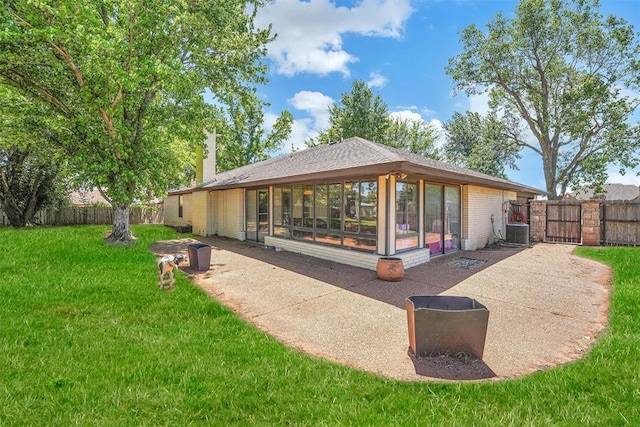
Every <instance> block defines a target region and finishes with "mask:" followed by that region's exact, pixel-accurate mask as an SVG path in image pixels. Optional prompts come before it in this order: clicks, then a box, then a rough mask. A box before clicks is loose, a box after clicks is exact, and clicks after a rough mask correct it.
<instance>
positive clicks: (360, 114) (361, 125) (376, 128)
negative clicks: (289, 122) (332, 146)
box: [307, 80, 389, 146]
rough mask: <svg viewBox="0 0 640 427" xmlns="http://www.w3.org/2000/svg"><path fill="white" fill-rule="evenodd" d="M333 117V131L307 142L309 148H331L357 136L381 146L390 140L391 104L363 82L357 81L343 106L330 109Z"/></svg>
mask: <svg viewBox="0 0 640 427" xmlns="http://www.w3.org/2000/svg"><path fill="white" fill-rule="evenodd" d="M329 115H330V117H329V123H330V126H329V129H327V130H325V131H324V132H321V133H320V135H318V137H317V138H314V139H310V140H309V141H307V145H310V146H313V145H320V144H328V143H330V142H337V141H340V140H342V139H346V138H351V137H354V136H358V137H360V138H365V139H368V140H371V141H374V142H378V143H380V144H384V143H385V141H386V140H387V130H388V128H389V110H388V108H387V104H386V103H385V102H384V101H383V100H382V98H381V97H380V95H379V94H376V95H374V94H373V91H372V90H371V89H370V88H369V86H367V84H366V83H365V82H363V81H359V80H354V82H353V84H352V86H351V92H350V93H343V94H342V98H341V103H340V104H336V105H332V106H331V107H329Z"/></svg>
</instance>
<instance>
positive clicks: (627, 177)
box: [607, 167, 640, 186]
mask: <svg viewBox="0 0 640 427" xmlns="http://www.w3.org/2000/svg"><path fill="white" fill-rule="evenodd" d="M607 172H608V174H609V178H608V179H607V182H610V183H612V184H626V185H637V186H640V176H638V173H639V172H640V169H638V170H633V171H628V172H627V173H625V174H624V175H622V174H621V173H620V172H619V171H618V169H617V168H613V167H611V168H609V169H608V170H607Z"/></svg>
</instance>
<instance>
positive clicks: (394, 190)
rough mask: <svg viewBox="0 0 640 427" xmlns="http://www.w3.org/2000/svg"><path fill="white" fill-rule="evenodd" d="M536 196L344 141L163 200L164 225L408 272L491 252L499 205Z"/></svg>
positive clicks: (500, 229) (500, 227)
mask: <svg viewBox="0 0 640 427" xmlns="http://www.w3.org/2000/svg"><path fill="white" fill-rule="evenodd" d="M541 193H542V192H541V191H540V190H538V189H535V188H531V187H527V186H523V185H520V184H516V183H513V182H510V181H507V180H502V179H497V178H494V177H491V176H488V175H484V174H480V173H478V172H474V171H470V170H468V169H464V168H460V167H457V166H452V165H449V164H446V163H442V162H438V161H434V160H431V159H427V158H424V157H422V156H418V155H415V154H412V153H407V152H404V151H401V150H397V149H394V148H391V147H387V146H383V145H379V144H376V143H373V142H371V141H367V140H364V139H361V138H350V139H347V140H345V141H342V142H339V143H336V144H332V145H327V146H320V147H315V148H310V149H307V150H303V151H300V152H296V153H293V154H287V155H283V156H279V157H275V158H272V159H269V160H266V161H264V162H259V163H255V164H252V165H248V166H244V167H242V168H238V169H235V170H232V171H228V172H224V173H222V174H219V175H216V176H215V177H213V179H210V180H208V181H207V182H204V183H203V184H201V185H198V186H196V187H192V188H188V189H181V190H176V191H172V192H170V193H169V196H168V198H167V200H166V203H165V223H166V224H167V225H172V226H177V225H184V224H189V225H192V226H193V231H194V232H195V233H197V234H201V235H220V236H226V237H232V238H237V239H240V240H251V241H256V242H261V243H264V245H265V246H267V247H275V248H282V249H286V250H289V251H295V252H301V253H305V254H308V255H311V256H314V257H318V258H324V259H330V260H333V261H338V262H344V263H347V264H351V265H356V266H360V267H364V268H369V269H375V266H376V262H377V259H378V258H379V257H380V256H391V255H393V256H394V257H400V258H402V259H403V261H404V264H405V268H409V267H411V266H414V265H418V264H422V263H424V262H427V261H428V260H429V259H430V258H431V257H432V256H438V255H442V254H446V253H449V252H452V251H456V250H459V249H465V250H475V249H478V248H480V247H484V246H486V245H487V244H490V243H492V242H493V241H495V239H496V238H497V236H499V235H500V233H504V230H505V224H506V210H505V208H506V207H507V205H508V202H509V201H510V200H516V199H523V198H524V199H526V198H533V197H535V196H536V195H537V194H541ZM176 205H177V206H176ZM174 210H175V215H174V214H173V211H174ZM178 214H181V215H182V216H181V217H179V216H178Z"/></svg>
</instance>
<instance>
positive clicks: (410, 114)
mask: <svg viewBox="0 0 640 427" xmlns="http://www.w3.org/2000/svg"><path fill="white" fill-rule="evenodd" d="M389 117H391V118H392V119H400V120H411V121H417V122H422V123H426V124H427V126H430V127H432V128H433V129H435V130H436V133H437V138H436V147H438V148H442V147H443V146H444V144H445V142H446V140H447V139H446V133H445V130H444V126H443V125H442V122H441V121H440V120H438V119H431V120H429V122H428V123H427V122H426V121H425V120H424V118H423V117H422V115H421V114H419V113H416V112H414V111H410V110H402V111H394V112H392V113H391V114H389Z"/></svg>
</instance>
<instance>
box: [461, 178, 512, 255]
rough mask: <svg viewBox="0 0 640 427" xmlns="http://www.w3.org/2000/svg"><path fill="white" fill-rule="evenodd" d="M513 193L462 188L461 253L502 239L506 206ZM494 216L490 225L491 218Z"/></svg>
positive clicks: (490, 189)
mask: <svg viewBox="0 0 640 427" xmlns="http://www.w3.org/2000/svg"><path fill="white" fill-rule="evenodd" d="M515 199H516V192H515V191H505V190H495V189H492V188H485V187H477V186H473V185H465V186H463V187H462V223H463V231H462V239H463V240H462V249H464V250H469V251H474V250H476V249H480V248H484V247H485V246H487V245H489V244H492V243H495V242H496V240H498V239H499V238H501V239H503V238H504V237H505V233H506V228H505V224H506V213H505V211H504V208H505V206H506V202H508V201H509V200H515ZM492 215H493V220H494V221H493V223H492V222H491V218H492Z"/></svg>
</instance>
